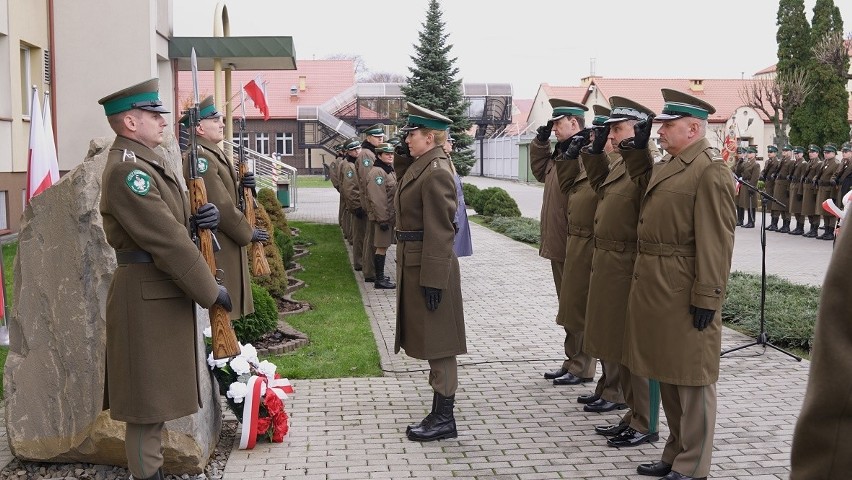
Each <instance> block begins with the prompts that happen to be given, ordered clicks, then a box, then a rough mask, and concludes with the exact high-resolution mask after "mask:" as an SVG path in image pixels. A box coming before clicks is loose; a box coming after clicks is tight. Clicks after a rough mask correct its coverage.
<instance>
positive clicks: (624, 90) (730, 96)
mask: <svg viewBox="0 0 852 480" xmlns="http://www.w3.org/2000/svg"><path fill="white" fill-rule="evenodd" d="M758 81H759V80H752V79H745V80H732V79H712V78H708V79H703V80H690V79H685V78H602V77H595V78H594V79H592V84H593V85H595V86H596V87H597V88H598V91H599V92H600V93H601V94H602V95H603V96H604V97H606V98H609V97H612V96H614V95H618V96H621V97H625V98H629V99H631V100H634V101H636V102H639V103H641V104H642V105H645V106H646V107H648V108H650V109H651V110H653V111H654V112H656V113H660V111H661V110H662V108H663V97H662V95H661V94H660V89H662V88H671V89H674V90H680V91H682V92H685V93H688V94H690V95H693V96H695V97H698V98H701V99H702V100H704V101H705V102H707V103H709V104H710V105H713V106H714V107H715V108H716V113H714V114H712V115H710V118H709V119H708V120H709V121H711V122H724V121H727V120H728V119H730V118H731V115H733V114H734V113H735V112H736V110H737V108H739V107H742V106H743V104H744V102H743V101H742V99H741V98H740V91H741V90H742V89H743V88H744V87H747V86H749V85H751V84H754V83H755V82H758ZM696 82H700V86H699V85H697V84H696ZM692 87H695V88H700V90H696V91H693V90H692V89H691V88H692ZM758 113H759V114H760V116H761V118H763V120H764V121H767V120H768V118H766V116H764V115H763V113H760V112H758Z"/></svg>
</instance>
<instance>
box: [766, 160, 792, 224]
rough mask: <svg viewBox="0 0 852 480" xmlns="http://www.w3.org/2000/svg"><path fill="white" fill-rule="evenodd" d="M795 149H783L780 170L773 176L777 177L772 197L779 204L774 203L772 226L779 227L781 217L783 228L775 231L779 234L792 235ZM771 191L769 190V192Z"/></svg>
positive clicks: (779, 163)
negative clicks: (791, 177) (791, 197)
mask: <svg viewBox="0 0 852 480" xmlns="http://www.w3.org/2000/svg"><path fill="white" fill-rule="evenodd" d="M794 166H795V161H794V160H793V147H792V146H790V145H784V146H783V147H781V159H780V160H779V161H778V168H777V169H776V170H775V173H773V174H772V176H773V177H775V188H774V189H773V190H772V196H773V197H775V199H776V200H778V202H772V226H776V227H777V226H778V218H779V217H781V220H782V223H781V228H778V229H777V230H773V229H772V228H770V229H769V230H772V231H777V232H779V233H790V210H789V209H790V176H791V175H792V174H793V167H794ZM768 191H769V190H768V189H767V192H768Z"/></svg>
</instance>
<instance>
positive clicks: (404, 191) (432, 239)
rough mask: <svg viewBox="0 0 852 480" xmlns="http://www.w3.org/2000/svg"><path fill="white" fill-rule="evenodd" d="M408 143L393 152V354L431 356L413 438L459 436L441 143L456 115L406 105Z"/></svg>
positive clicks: (456, 305) (452, 203) (457, 341)
mask: <svg viewBox="0 0 852 480" xmlns="http://www.w3.org/2000/svg"><path fill="white" fill-rule="evenodd" d="M407 109H408V124H407V125H406V126H405V127H403V131H405V132H407V135H406V137H405V142H404V143H405V145H406V148H403V149H400V150H398V151H397V152H396V156H394V170H396V171H400V168H398V167H397V165H399V166H400V167H401V170H404V173H401V177H400V179H399V183H398V184H397V191H396V197H395V199H394V210H395V211H396V228H397V232H396V239H397V241H398V242H399V244H398V245H397V249H396V278H397V282H398V285H397V290H396V341H395V347H394V351H395V352H396V353H399V350H400V348H403V349H405V353H406V355H408V356H410V357H414V358H419V359H422V360H428V361H429V370H430V371H429V384H430V385H431V386H432V390H433V391H434V394H433V397H432V412H431V413H429V415H427V416H426V418H424V419H423V420H422V421H421V422H420V423H419V424H416V425H411V426H409V428H408V429H407V432H406V433H407V436H408V439H409V440H413V441H418V442H426V441H431V440H440V439H445V438H455V437H456V436H457V435H458V433H457V431H456V420H455V417H454V416H453V405H454V403H455V394H456V390H457V389H458V364H457V363H456V356H457V355H461V354H464V353H467V341H466V339H465V328H464V311H463V309H462V296H461V274H460V272H459V261H458V258H456V255H455V253H454V252H453V238H454V237H455V234H456V231H455V228H453V219H454V218H455V214H456V208H458V203H457V199H456V188H455V184H454V183H453V169H452V167H451V166H450V162H451V160H450V159H449V158H448V157H447V155H446V154H445V153H444V150H443V148H442V147H441V146H442V145H443V144H444V142H445V141H446V135H447V132H446V130H447V128H449V126H450V124H452V120H450V119H449V118H447V117H445V116H444V115H441V114H440V113H437V112H434V111H432V110H429V109H426V108H423V107H421V106H419V105H415V104H413V103H411V102H408V105H407Z"/></svg>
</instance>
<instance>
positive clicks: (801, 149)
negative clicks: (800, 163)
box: [793, 145, 805, 153]
mask: <svg viewBox="0 0 852 480" xmlns="http://www.w3.org/2000/svg"><path fill="white" fill-rule="evenodd" d="M793 153H805V147H800V146H798V145H796V146H795V147H793Z"/></svg>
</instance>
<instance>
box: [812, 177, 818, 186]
mask: <svg viewBox="0 0 852 480" xmlns="http://www.w3.org/2000/svg"><path fill="white" fill-rule="evenodd" d="M812 183H813V184H814V186H815V187H818V186H819V180H818V179H816V178H815V179H814V181H813V182H812Z"/></svg>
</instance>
